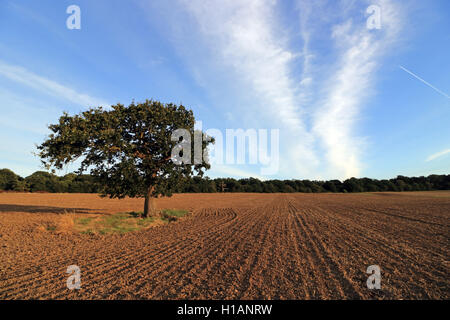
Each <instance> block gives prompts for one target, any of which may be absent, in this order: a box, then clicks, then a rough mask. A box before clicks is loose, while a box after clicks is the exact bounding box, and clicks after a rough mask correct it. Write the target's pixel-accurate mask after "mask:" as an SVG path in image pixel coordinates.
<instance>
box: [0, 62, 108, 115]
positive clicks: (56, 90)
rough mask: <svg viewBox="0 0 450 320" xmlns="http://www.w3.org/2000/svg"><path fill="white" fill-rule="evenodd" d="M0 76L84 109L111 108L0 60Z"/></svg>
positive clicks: (101, 101)
mask: <svg viewBox="0 0 450 320" xmlns="http://www.w3.org/2000/svg"><path fill="white" fill-rule="evenodd" d="M0 75H2V76H4V77H6V78H8V79H9V80H12V81H15V82H18V83H21V84H23V85H26V86H28V87H30V88H33V89H35V90H37V91H40V92H44V93H46V94H48V95H51V96H54V97H57V98H60V99H63V100H68V101H70V102H72V103H75V104H77V105H81V106H84V107H97V106H109V105H110V104H108V103H107V102H106V101H104V100H102V99H98V98H95V97H91V96H90V95H88V94H85V93H80V92H77V91H76V90H74V89H72V88H69V87H67V86H64V85H62V84H60V83H58V82H56V81H53V80H50V79H47V78H45V77H42V76H39V75H37V74H35V73H33V72H31V71H28V70H27V69H25V68H23V67H21V66H15V65H10V64H7V63H5V62H3V61H1V60H0Z"/></svg>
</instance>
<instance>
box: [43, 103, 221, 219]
mask: <svg viewBox="0 0 450 320" xmlns="http://www.w3.org/2000/svg"><path fill="white" fill-rule="evenodd" d="M194 123H195V118H194V114H193V112H192V111H190V110H187V109H186V108H185V107H184V106H182V105H174V104H162V103H160V102H157V101H150V100H146V101H145V102H144V103H139V104H135V103H134V102H133V103H131V104H130V105H129V106H128V107H125V106H124V105H122V104H117V105H114V106H112V109H111V110H105V109H103V108H102V107H98V108H92V109H89V110H88V111H85V112H82V113H80V114H78V115H74V116H69V115H68V114H67V113H64V114H63V116H61V117H60V119H59V123H57V124H52V125H50V126H49V129H50V130H51V131H52V134H50V135H49V137H48V139H47V140H45V141H44V142H43V143H42V144H41V145H40V146H38V150H39V156H40V157H41V159H42V162H43V164H44V165H45V166H46V168H48V169H50V168H56V169H61V168H62V167H63V166H65V165H67V164H69V163H71V162H73V161H75V160H77V159H79V158H80V159H82V161H81V165H80V167H79V169H78V171H77V173H79V174H81V173H82V172H85V171H88V170H90V174H91V176H93V177H95V179H96V181H98V182H99V183H100V185H101V190H100V191H101V194H102V196H110V197H111V198H124V197H126V196H129V197H144V198H145V205H144V216H148V215H149V214H151V215H155V214H156V209H155V205H154V199H155V198H156V197H158V196H160V195H162V196H171V195H172V192H173V191H174V190H176V189H177V185H178V184H179V183H180V182H181V181H183V180H182V178H183V177H190V176H193V175H196V174H197V175H200V176H201V175H203V172H204V170H206V169H209V167H210V166H209V164H208V163H206V162H205V161H201V163H194V164H190V163H184V162H183V163H182V164H181V163H175V162H176V161H173V158H172V150H173V148H174V147H175V146H176V145H177V144H178V143H179V142H180V141H179V140H178V141H177V140H175V141H172V134H173V133H174V132H175V130H177V129H185V130H187V131H188V132H189V134H190V135H191V137H194ZM197 136H198V135H197ZM202 136H203V133H201V132H200V140H201V142H200V145H201V152H202V154H205V155H206V147H207V145H208V144H209V143H211V142H213V139H209V138H208V137H206V139H201V137H202ZM191 137H189V138H191ZM185 139H186V137H185ZM192 140H194V139H192ZM185 142H186V143H187V140H186V141H185ZM191 152H192V154H193V153H194V148H191ZM192 154H191V155H192ZM180 156H186V155H183V154H182V151H181V152H180ZM180 164H181V165H180Z"/></svg>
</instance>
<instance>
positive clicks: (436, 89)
mask: <svg viewBox="0 0 450 320" xmlns="http://www.w3.org/2000/svg"><path fill="white" fill-rule="evenodd" d="M399 67H400V68H401V69H402V70H403V71H405V72H408V73H409V74H410V75H412V76H413V77H414V78H416V79H418V80H420V81H422V82H423V83H425V84H426V85H427V86H429V87H430V88H432V89H434V90H435V91H437V92H439V93H440V94H442V95H443V96H444V97H446V98H448V99H450V96H449V95H448V94H446V93H444V92H442V91H441V90H439V89H438V88H436V87H435V86H433V85H432V84H430V83H428V82H426V81H425V80H423V79H422V78H421V77H419V76H418V75H415V74H414V73H412V72H411V71H409V70H408V69H406V68H404V67H402V66H399Z"/></svg>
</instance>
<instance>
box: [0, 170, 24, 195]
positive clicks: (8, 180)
mask: <svg viewBox="0 0 450 320" xmlns="http://www.w3.org/2000/svg"><path fill="white" fill-rule="evenodd" d="M18 184H19V176H18V175H16V174H15V173H14V172H12V171H11V170H9V169H1V170H0V190H15V189H16V188H17V186H18Z"/></svg>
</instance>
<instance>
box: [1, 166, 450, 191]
mask: <svg viewBox="0 0 450 320" xmlns="http://www.w3.org/2000/svg"><path fill="white" fill-rule="evenodd" d="M0 190H2V191H21V192H61V193H98V192H100V190H101V187H100V185H99V184H98V183H97V182H96V181H95V179H94V178H93V177H91V176H90V175H77V174H74V173H69V174H66V175H64V176H57V175H54V174H51V173H48V172H45V171H37V172H35V173H33V174H32V175H30V176H28V177H26V178H22V177H20V176H18V175H17V174H15V173H14V172H13V171H11V170H9V169H2V170H0ZM429 190H450V175H430V176H428V177H412V178H409V177H404V176H398V177H397V178H394V179H389V180H387V179H385V180H375V179H369V178H360V179H357V178H351V179H347V180H345V181H343V182H342V181H339V180H329V181H310V180H266V181H261V180H258V179H255V178H248V179H239V180H237V179H233V178H217V179H210V178H208V177H205V178H200V177H194V178H191V179H186V180H185V181H182V183H180V185H179V186H178V187H177V189H176V190H174V192H175V193H213V192H258V193H260V192H262V193H275V192H282V193H291V192H305V193H319V192H344V193H347V192H376V191H429Z"/></svg>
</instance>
